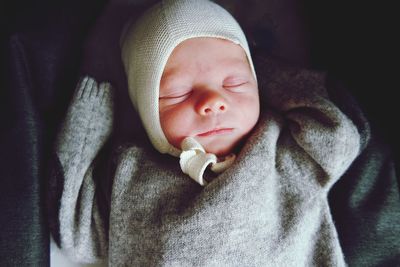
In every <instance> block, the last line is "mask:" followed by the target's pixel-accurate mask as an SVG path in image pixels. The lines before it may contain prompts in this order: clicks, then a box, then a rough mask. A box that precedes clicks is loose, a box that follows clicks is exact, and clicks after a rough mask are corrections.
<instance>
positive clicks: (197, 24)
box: [120, 0, 256, 156]
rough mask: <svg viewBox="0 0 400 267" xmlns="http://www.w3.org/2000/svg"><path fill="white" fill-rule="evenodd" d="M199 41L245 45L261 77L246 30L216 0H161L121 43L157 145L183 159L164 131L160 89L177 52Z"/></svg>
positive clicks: (130, 26) (133, 93)
mask: <svg viewBox="0 0 400 267" xmlns="http://www.w3.org/2000/svg"><path fill="white" fill-rule="evenodd" d="M196 37H214V38H222V39H226V40H230V41H232V42H234V43H236V44H238V45H240V46H241V47H242V48H243V49H244V51H245V52H246V55H247V59H248V61H249V64H250V67H251V69H252V72H253V74H254V77H256V74H255V71H254V67H253V62H252V59H251V56H250V51H249V47H248V44H247V41H246V37H245V35H244V33H243V31H242V29H241V28H240V26H239V24H238V23H237V22H236V20H235V19H234V18H233V17H232V16H231V15H230V14H229V13H228V12H227V11H226V10H225V9H223V8H222V7H221V6H219V5H217V4H215V3H213V2H211V1H206V0H170V1H161V2H160V3H158V4H156V5H155V6H153V7H152V8H150V9H149V10H148V11H147V12H146V13H145V14H144V15H143V16H142V17H141V18H140V19H139V20H138V21H137V22H136V23H131V22H128V23H127V25H126V26H125V29H124V31H123V33H122V35H121V40H120V45H121V54H122V62H123V64H124V68H125V72H126V75H127V81H128V87H129V95H130V97H131V100H132V103H133V105H134V107H135V108H136V110H137V111H138V113H139V116H140V118H141V120H142V123H143V125H144V128H145V129H146V132H147V135H148V136H149V138H150V141H151V142H152V144H153V146H154V147H155V148H156V149H157V150H158V151H159V152H161V153H168V154H170V155H173V156H179V154H180V153H181V151H180V150H179V149H177V148H175V147H174V146H172V145H171V144H170V143H169V142H168V140H167V138H166V137H165V135H164V133H163V131H162V128H161V124H160V119H159V106H158V98H159V85H160V80H161V76H162V73H163V70H164V68H165V65H166V63H167V60H168V58H169V56H170V55H171V53H172V51H173V50H174V48H175V47H176V46H177V45H179V44H180V43H181V42H183V41H185V40H187V39H190V38H196Z"/></svg>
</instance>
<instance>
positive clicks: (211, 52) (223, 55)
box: [164, 37, 249, 74]
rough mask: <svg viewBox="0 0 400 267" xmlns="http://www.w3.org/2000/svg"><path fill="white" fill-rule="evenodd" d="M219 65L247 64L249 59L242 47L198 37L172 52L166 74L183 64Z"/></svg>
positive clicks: (219, 40)
mask: <svg viewBox="0 0 400 267" xmlns="http://www.w3.org/2000/svg"><path fill="white" fill-rule="evenodd" d="M190 62H192V63H194V64H200V65H201V64H205V65H207V64H218V65H226V66H235V65H241V64H246V65H248V63H249V62H248V58H247V54H246V51H245V50H244V49H243V48H242V46H240V45H238V44H236V43H234V42H233V41H230V40H227V39H222V38H216V37H197V38H190V39H187V40H184V41H182V42H180V43H179V44H178V45H177V46H176V47H175V48H174V49H173V50H172V52H171V54H170V55H169V57H168V60H167V62H166V65H165V67H164V72H165V74H168V73H169V72H172V70H174V69H177V68H179V67H180V66H181V65H182V64H183V65H186V64H188V63H190Z"/></svg>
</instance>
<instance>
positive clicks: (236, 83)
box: [222, 77, 249, 92]
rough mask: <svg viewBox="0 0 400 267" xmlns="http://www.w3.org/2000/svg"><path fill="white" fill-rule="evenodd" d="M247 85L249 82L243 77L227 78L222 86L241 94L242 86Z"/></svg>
mask: <svg viewBox="0 0 400 267" xmlns="http://www.w3.org/2000/svg"><path fill="white" fill-rule="evenodd" d="M248 83H249V80H248V79H246V78H243V77H228V78H226V79H225V80H224V81H223V84H222V86H223V87H224V88H225V89H228V90H230V91H233V92H242V91H243V90H244V89H245V88H244V85H247V84H248Z"/></svg>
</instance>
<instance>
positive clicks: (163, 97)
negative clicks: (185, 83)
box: [160, 91, 192, 99]
mask: <svg viewBox="0 0 400 267" xmlns="http://www.w3.org/2000/svg"><path fill="white" fill-rule="evenodd" d="M191 92H192V91H189V92H187V93H184V94H181V95H167V96H162V97H160V99H174V98H180V97H184V96H187V95H189V94H191Z"/></svg>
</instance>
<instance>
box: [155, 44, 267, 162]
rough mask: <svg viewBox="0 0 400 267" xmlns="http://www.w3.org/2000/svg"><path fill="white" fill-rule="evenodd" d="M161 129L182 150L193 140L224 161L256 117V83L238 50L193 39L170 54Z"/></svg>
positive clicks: (161, 103) (163, 83)
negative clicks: (186, 143)
mask: <svg viewBox="0 0 400 267" xmlns="http://www.w3.org/2000/svg"><path fill="white" fill-rule="evenodd" d="M159 111H160V122H161V127H162V129H163V131H164V134H165V136H166V137H167V139H168V141H169V143H170V144H172V145H173V146H175V147H177V148H180V144H181V142H182V140H183V139H184V138H185V137H187V136H193V137H195V138H196V140H198V141H199V142H200V144H201V145H202V146H203V147H204V149H205V150H206V151H207V152H209V153H213V154H216V155H217V156H224V155H227V154H229V153H231V152H235V150H236V149H237V148H238V147H239V146H240V144H241V143H242V141H243V140H244V139H245V138H246V136H247V135H248V134H249V132H250V131H251V130H252V129H253V128H254V126H255V124H256V123H257V121H258V117H259V114H260V103H259V95H258V86H257V81H256V80H255V78H254V76H253V73H252V71H251V68H250V65H249V62H248V60H247V57H246V53H245V51H244V50H243V49H242V48H241V46H239V45H237V44H235V43H233V42H231V41H228V40H223V39H218V38H192V39H188V40H186V41H183V42H182V43H180V44H179V45H178V46H177V47H176V48H175V49H174V51H173V52H172V54H171V56H170V57H169V59H168V62H167V64H166V67H165V69H164V72H163V75H162V78H161V82H160V96H159Z"/></svg>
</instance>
